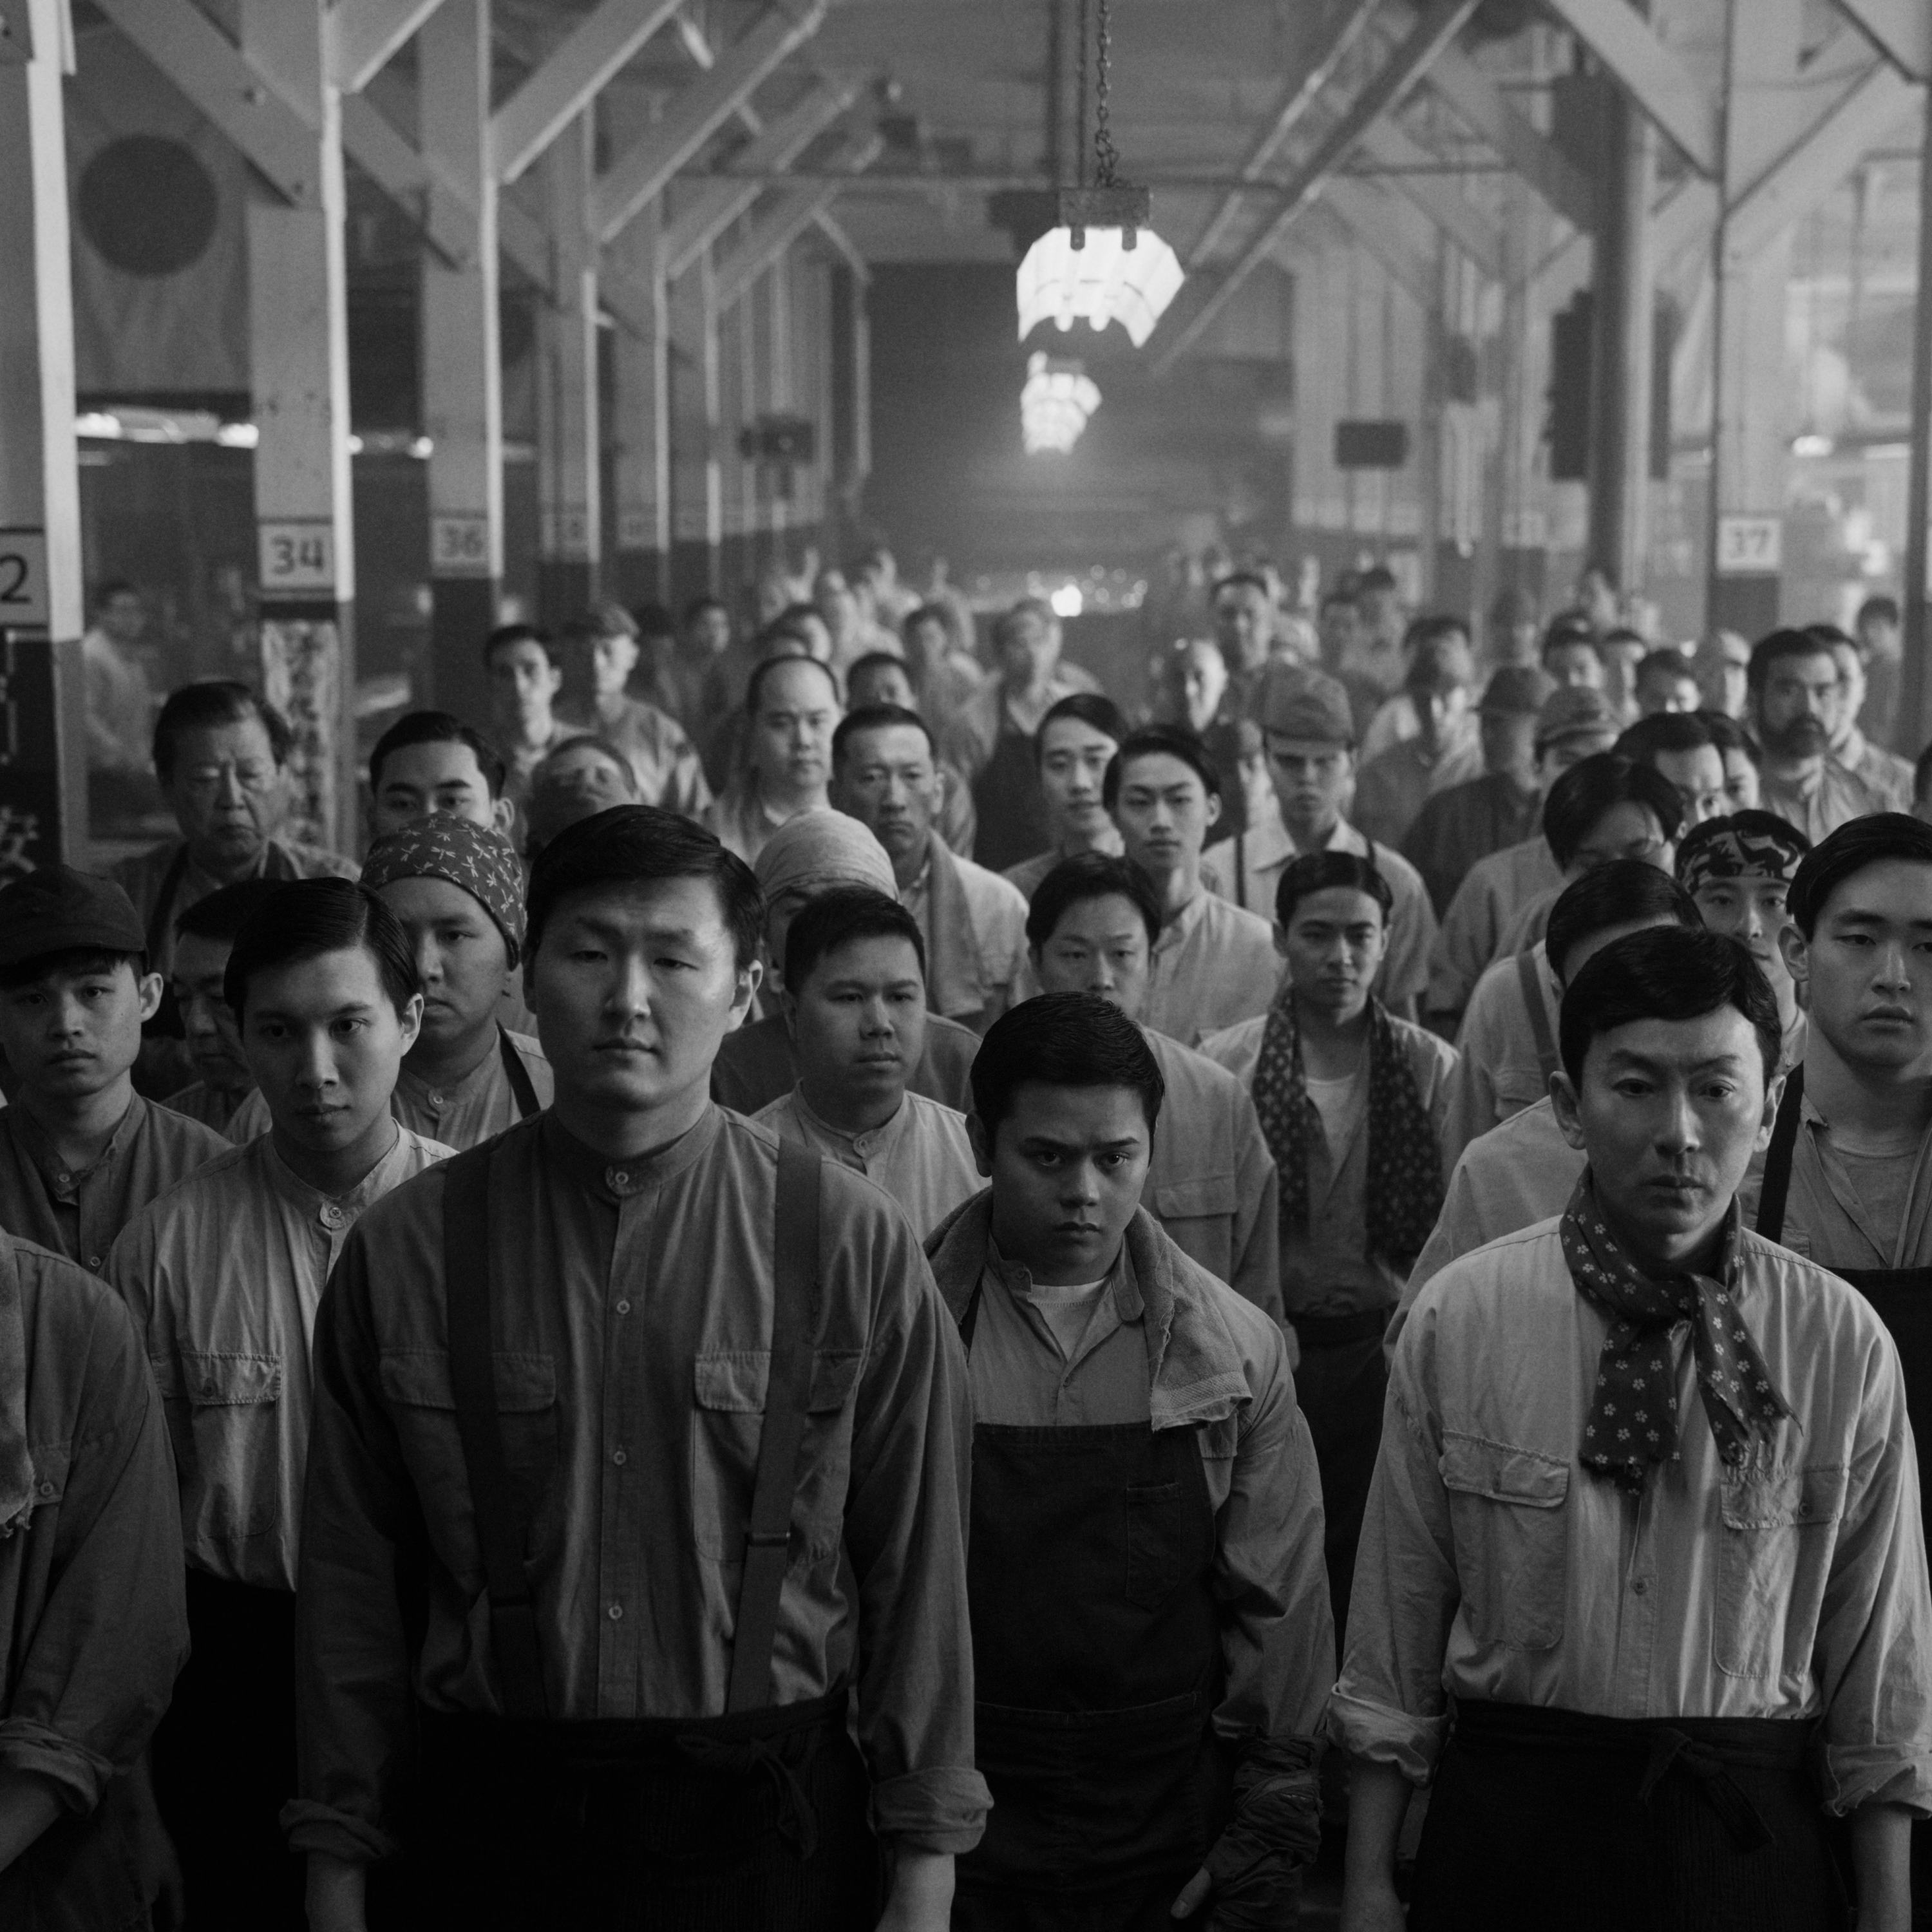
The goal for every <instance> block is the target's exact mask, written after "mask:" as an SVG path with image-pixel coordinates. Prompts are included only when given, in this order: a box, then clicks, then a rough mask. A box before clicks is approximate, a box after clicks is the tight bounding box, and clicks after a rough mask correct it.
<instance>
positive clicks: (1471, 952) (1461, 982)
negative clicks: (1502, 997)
mask: <svg viewBox="0 0 1932 1932" xmlns="http://www.w3.org/2000/svg"><path fill="white" fill-rule="evenodd" d="M1562 885H1563V874H1562V870H1561V869H1560V868H1559V866H1558V865H1557V863H1556V856H1555V855H1554V854H1553V853H1552V852H1551V851H1550V846H1549V844H1548V842H1547V841H1546V840H1545V839H1544V837H1543V835H1542V834H1541V832H1539V833H1538V835H1536V837H1535V838H1526V839H1525V840H1524V841H1523V843H1522V844H1520V845H1506V846H1505V847H1504V848H1503V849H1502V850H1501V851H1500V852H1493V853H1490V856H1488V857H1487V859H1478V860H1477V862H1475V865H1472V866H1471V867H1470V868H1469V877H1467V878H1466V879H1465V880H1463V883H1461V884H1460V886H1457V888H1456V896H1455V897H1454V898H1452V899H1451V901H1449V910H1448V911H1447V912H1446V913H1444V914H1443V915H1442V931H1441V932H1439V934H1438V935H1436V944H1435V945H1434V947H1432V948H1431V950H1430V955H1429V994H1428V998H1427V1010H1428V1011H1429V1012H1430V1013H1450V1014H1456V1013H1460V1012H1462V1010H1463V1008H1464V1007H1466V1006H1467V1005H1468V1004H1469V995H1471V994H1472V993H1473V992H1475V990H1476V982H1477V981H1478V980H1480V979H1481V977H1483V975H1484V974H1485V973H1486V972H1487V971H1489V969H1490V965H1492V964H1493V962H1494V961H1495V959H1496V955H1497V953H1498V951H1499V949H1500V947H1502V937H1503V934H1504V933H1505V931H1507V930H1508V928H1509V926H1511V924H1512V922H1514V919H1515V918H1516V916H1517V913H1518V912H1520V910H1522V908H1523V906H1524V905H1525V904H1526V903H1527V902H1528V901H1530V900H1532V899H1535V898H1540V897H1541V895H1543V894H1544V893H1545V892H1556V891H1560V890H1561V889H1562ZM1539 936H1540V935H1539Z"/></svg>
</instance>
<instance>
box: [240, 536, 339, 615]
mask: <svg viewBox="0 0 1932 1932" xmlns="http://www.w3.org/2000/svg"><path fill="white" fill-rule="evenodd" d="M256 528H257V534H258V535H259V536H260V541H261V567H262V594H263V595H264V596H265V597H275V596H287V595H290V594H292V593H293V594H298V595H306V594H308V593H311V592H316V591H320V592H323V594H324V595H328V596H331V597H332V596H334V595H335V587H336V586H335V528H334V526H332V524H329V523H326V522H314V523H306V522H305V523H260V524H258V525H257V526H256Z"/></svg>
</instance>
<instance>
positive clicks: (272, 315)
mask: <svg viewBox="0 0 1932 1932" xmlns="http://www.w3.org/2000/svg"><path fill="white" fill-rule="evenodd" d="M240 20H241V30H242V41H241V46H242V55H243V57H244V58H245V59H246V60H247V61H248V64H249V65H250V66H251V68H253V69H254V71H255V72H256V73H257V74H260V76H262V77H263V79H264V80H266V81H267V82H269V83H270V84H272V86H273V87H274V88H275V89H276V90H277V92H279V93H280V94H281V96H282V98H284V99H285V100H287V101H290V103H292V104H295V105H296V107H297V108H298V110H299V113H300V115H301V120H302V126H303V127H304V129H305V130H306V133H305V139H306V146H305V151H304V153H303V155H302V171H301V172H300V174H299V175H297V176H296V178H294V179H293V181H291V183H290V187H292V188H293V190H294V192H293V197H292V198H291V199H289V200H286V201H285V200H283V199H280V198H278V197H276V196H272V195H270V194H269V193H267V192H266V191H265V190H262V189H261V188H260V187H257V188H256V189H254V190H253V191H252V192H251V195H250V198H249V202H248V217H247V229H248V336H249V377H250V386H251V389H253V391H254V404H255V421H256V423H257V427H258V429H259V432H260V439H259V440H258V441H257V444H256V446H255V521H256V533H257V538H258V540H259V554H260V571H261V579H260V580H261V595H262V621H261V651H262V676H263V688H264V690H265V691H266V693H267V694H268V696H269V698H270V699H271V700H272V701H273V702H275V703H278V704H279V705H281V706H282V707H283V708H284V709H285V710H287V712H289V713H290V722H291V723H292V724H294V726H295V727H296V749H295V753H294V755H293V758H292V759H291V760H290V766H291V769H292V772H293V776H294V780H295V790H294V798H293V803H292V805H291V808H290V817H289V820H288V828H287V829H289V831H290V833H291V834H292V835H293V836H295V837H296V838H308V839H314V840H317V841H319V842H320V843H322V844H334V845H335V846H336V847H338V850H343V851H349V850H353V849H354V847H355V844H356V797H357V789H358V778H359V772H358V769H357V767H358V764H359V759H358V757H357V754H356V709H355V705H356V628H355V607H356V559H355V541H354V532H353V526H352V521H351V517H350V502H351V498H350V471H349V428H350V425H349V323H348V300H347V290H348V275H347V265H346V262H345V260H344V234H343V215H344V188H343V177H342V133H341V97H340V95H338V92H337V90H336V89H335V86H334V85H333V84H332V83H331V82H330V80H329V65H328V52H329V49H328V36H327V32H326V25H327V23H326V16H325V13H324V10H323V6H322V4H321V0H241V5H240Z"/></svg>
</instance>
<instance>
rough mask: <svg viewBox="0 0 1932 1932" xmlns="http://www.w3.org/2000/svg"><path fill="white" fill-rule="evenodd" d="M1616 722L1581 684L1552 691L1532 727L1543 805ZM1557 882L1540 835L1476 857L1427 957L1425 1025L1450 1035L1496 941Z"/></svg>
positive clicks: (1611, 738) (1602, 746) (1613, 733)
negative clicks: (1524, 908) (1563, 779)
mask: <svg viewBox="0 0 1932 1932" xmlns="http://www.w3.org/2000/svg"><path fill="white" fill-rule="evenodd" d="M1616 737H1617V721H1616V718H1615V717H1614V715H1613V714H1612V712H1611V710H1610V706H1609V704H1608V703H1607V701H1606V700H1605V699H1604V694H1603V693H1602V692H1601V691H1598V690H1595V689H1594V688H1592V687H1590V686H1589V685H1558V686H1557V688H1556V690H1554V691H1552V692H1551V693H1550V695H1549V696H1548V697H1546V698H1545V699H1544V701H1543V709H1542V710H1541V712H1538V715H1537V721H1536V783H1537V789H1538V793H1539V794H1540V796H1541V799H1545V800H1547V799H1548V797H1549V796H1550V790H1551V788H1552V787H1553V786H1554V785H1555V784H1556V781H1557V780H1558V779H1559V778H1561V777H1562V775H1563V774H1564V773H1565V772H1567V771H1568V770H1569V769H1570V768H1571V766H1573V765H1577V764H1580V763H1582V762H1583V760H1584V759H1586V758H1589V757H1595V755H1596V754H1598V752H1599V751H1608V750H1609V749H1610V747H1611V745H1613V744H1614V743H1615V742H1616ZM1562 884H1563V868H1562V865H1560V864H1559V862H1557V859H1556V856H1555V854H1554V853H1553V852H1552V851H1551V850H1550V841H1549V840H1548V839H1547V838H1545V837H1544V835H1543V833H1542V832H1541V830H1539V831H1538V832H1536V834H1535V835H1534V836H1533V837H1531V838H1526V839H1524V840H1523V842H1522V843H1521V844H1517V845H1506V846H1505V847H1503V849H1502V850H1501V851H1500V852H1495V853H1491V854H1490V856H1489V857H1487V859H1478V860H1477V862H1475V865H1472V866H1471V867H1470V868H1469V873H1468V875H1467V876H1466V877H1465V878H1464V880H1463V883H1461V884H1460V886H1457V888H1456V890H1455V894H1454V897H1452V898H1451V900H1450V901H1449V909H1448V911H1447V912H1445V913H1444V914H1443V915H1442V931H1441V932H1440V933H1439V935H1437V938H1436V944H1435V946H1434V947H1433V948H1432V949H1431V950H1430V957H1429V991H1428V993H1427V1013H1428V1015H1429V1023H1430V1025H1432V1026H1433V1027H1435V1028H1437V1029H1438V1031H1441V1032H1444V1033H1448V1034H1453V1033H1454V1031H1455V1027H1456V1023H1457V1021H1458V1020H1459V1019H1460V1018H1461V1017H1462V1014H1463V1010H1464V1008H1466V1007H1467V1006H1468V1005H1469V995H1471V994H1472V992H1475V987H1476V982H1477V981H1478V980H1480V979H1481V977H1483V975H1484V973H1485V972H1487V971H1488V970H1489V968H1490V962H1492V961H1493V960H1494V959H1495V958H1496V952H1497V949H1498V948H1499V947H1500V946H1501V944H1502V936H1503V935H1504V933H1505V932H1506V931H1507V930H1508V929H1509V927H1510V926H1511V925H1512V924H1513V923H1514V921H1515V919H1516V916H1517V913H1519V912H1520V910H1522V908H1523V907H1524V906H1526V904H1529V902H1530V901H1532V899H1535V898H1538V896H1539V895H1541V894H1543V893H1544V892H1549V891H1550V890H1551V889H1553V888H1556V889H1561V887H1562Z"/></svg>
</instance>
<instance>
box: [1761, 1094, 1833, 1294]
mask: <svg viewBox="0 0 1932 1932" xmlns="http://www.w3.org/2000/svg"><path fill="white" fill-rule="evenodd" d="M1804 1111H1805V1063H1804V1062H1803V1061H1802V1060H1801V1061H1799V1063H1798V1064H1797V1065H1796V1067H1793V1069H1792V1070H1791V1071H1790V1073H1787V1075H1786V1076H1784V1097H1783V1099H1781V1100H1780V1101H1779V1102H1778V1119H1777V1121H1776V1123H1775V1124H1774V1125H1773V1127H1772V1130H1771V1145H1770V1146H1769V1147H1768V1148H1766V1150H1765V1155H1764V1180H1763V1184H1762V1185H1761V1186H1760V1188H1759V1190H1758V1197H1757V1231H1758V1232H1759V1233H1760V1235H1763V1237H1764V1238H1765V1239H1766V1241H1783V1240H1784V1204H1785V1201H1786V1199H1787V1197H1788V1196H1790V1192H1791V1153H1792V1150H1793V1148H1795V1147H1796V1145H1797V1144H1798V1121H1799V1115H1801V1114H1802V1113H1803V1112H1804ZM1834 1272H1835V1273H1836V1272H1839V1271H1836V1270H1835V1271H1834Z"/></svg>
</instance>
